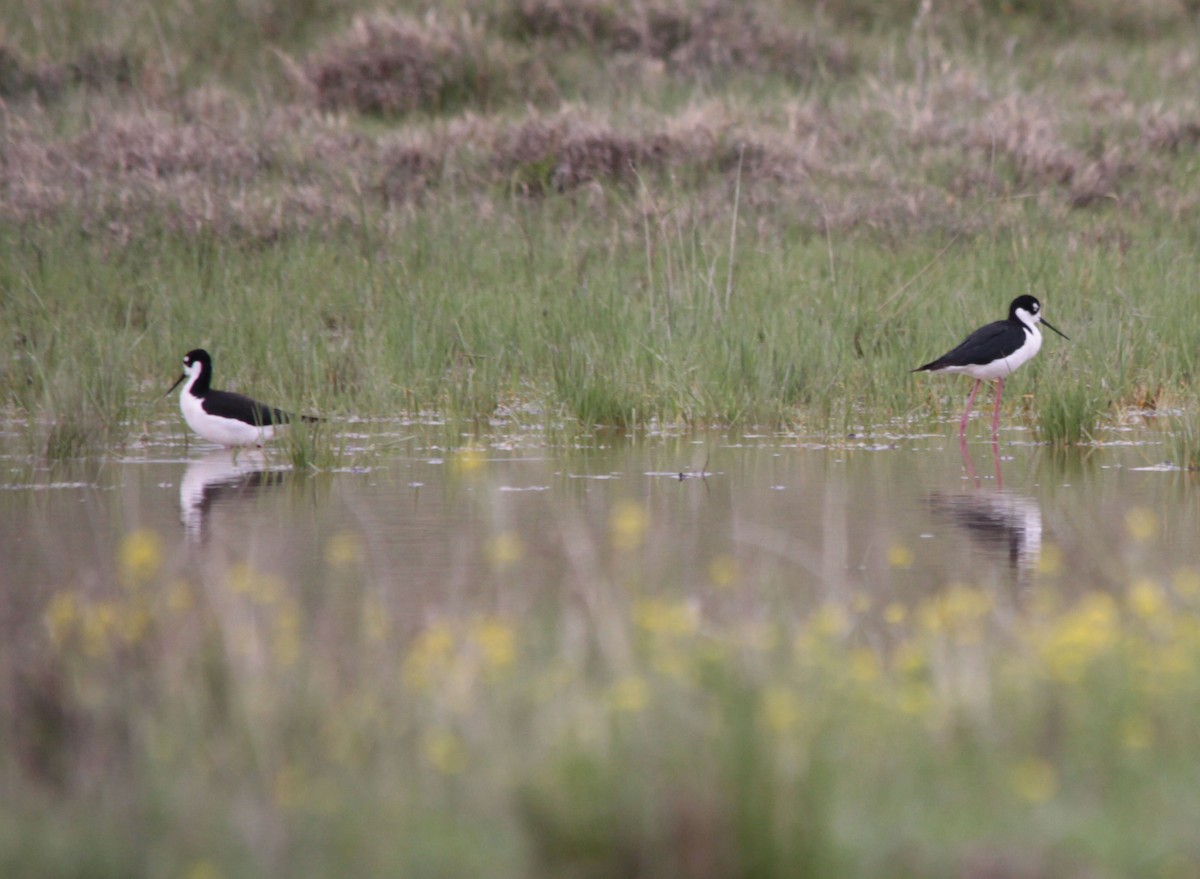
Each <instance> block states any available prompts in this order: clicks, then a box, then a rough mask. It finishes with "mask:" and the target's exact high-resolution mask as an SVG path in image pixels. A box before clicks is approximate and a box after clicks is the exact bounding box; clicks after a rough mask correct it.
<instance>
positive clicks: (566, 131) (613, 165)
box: [495, 116, 678, 195]
mask: <svg viewBox="0 0 1200 879" xmlns="http://www.w3.org/2000/svg"><path fill="white" fill-rule="evenodd" d="M675 147H676V144H675V142H673V141H672V139H671V138H670V137H668V136H667V135H665V134H658V133H653V134H649V135H637V134H631V133H625V132H619V131H616V130H614V129H613V128H611V127H610V126H607V125H595V124H587V123H580V122H578V121H576V120H572V119H571V118H569V117H566V116H560V117H558V118H557V119H554V120H545V119H542V118H533V119H530V120H528V121H526V122H523V123H521V124H519V125H517V126H515V127H513V128H512V129H509V130H506V131H503V132H502V133H501V134H500V136H499V137H498V138H497V141H496V144H495V156H496V160H495V161H496V167H497V170H498V171H499V172H500V173H501V174H502V175H504V176H505V177H507V178H508V179H510V180H511V182H512V183H514V184H515V185H516V186H518V187H519V188H520V189H521V191H522V192H524V193H526V194H531V195H540V194H542V193H543V192H545V191H546V190H548V189H549V190H553V191H557V192H565V191H567V190H570V189H574V188H576V187H578V186H580V185H582V184H584V183H588V182H590V181H593V180H606V181H621V180H628V179H631V178H632V177H633V176H634V175H636V174H637V173H638V172H639V171H657V170H659V169H661V168H663V167H664V166H665V165H666V164H667V163H668V162H669V161H670V160H671V159H672V158H673V157H676V158H678V156H677V151H676V149H675Z"/></svg>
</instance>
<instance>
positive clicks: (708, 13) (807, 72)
mask: <svg viewBox="0 0 1200 879" xmlns="http://www.w3.org/2000/svg"><path fill="white" fill-rule="evenodd" d="M774 11H775V10H774V9H773V8H772V7H769V6H767V5H765V4H760V5H753V4H746V3H740V2H734V0H708V2H704V3H699V4H697V3H687V2H682V0H651V2H628V0H626V2H612V0H582V2H571V0H512V2H510V3H509V4H508V6H507V7H506V8H505V9H503V10H502V11H501V12H500V13H499V14H498V19H499V29H500V31H501V32H502V33H505V34H508V35H511V36H512V37H514V38H516V39H521V40H530V41H547V42H549V43H551V44H552V45H553V46H555V47H557V48H560V49H561V48H572V47H575V46H586V47H588V48H590V49H592V50H594V51H600V52H610V53H611V52H625V53H632V54H636V55H641V56H644V57H646V58H650V59H654V60H656V61H661V62H663V63H665V64H666V65H668V67H669V68H670V69H671V70H672V71H674V72H676V73H679V74H681V75H683V76H695V75H698V74H702V73H707V72H713V71H717V72H735V71H736V72H738V73H742V74H759V75H761V74H778V75H782V76H784V77H786V78H789V79H791V80H793V81H798V82H804V81H808V80H810V79H811V78H812V77H813V76H814V75H815V74H816V73H817V72H819V71H830V72H833V73H835V74H839V75H840V74H846V73H848V72H850V71H851V70H852V69H853V67H854V61H853V57H852V55H851V53H850V51H849V49H848V48H847V46H846V45H845V43H844V42H843V41H841V40H837V39H832V38H829V37H821V38H818V37H817V36H815V35H814V34H813V33H811V32H809V31H805V30H800V29H797V28H795V27H790V26H787V25H786V24H784V23H783V22H781V21H779V20H778V18H777V16H775V15H774V14H773V12H774Z"/></svg>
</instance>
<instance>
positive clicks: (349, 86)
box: [303, 13, 526, 116]
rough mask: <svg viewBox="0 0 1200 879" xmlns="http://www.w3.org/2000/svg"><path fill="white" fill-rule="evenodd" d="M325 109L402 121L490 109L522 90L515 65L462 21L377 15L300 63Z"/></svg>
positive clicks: (359, 21) (356, 24)
mask: <svg viewBox="0 0 1200 879" xmlns="http://www.w3.org/2000/svg"><path fill="white" fill-rule="evenodd" d="M303 69H304V74H305V76H306V77H307V78H308V80H309V82H310V83H311V86H312V88H313V90H314V91H315V93H316V96H317V100H318V102H319V104H320V106H321V107H322V108H323V109H327V110H329V109H353V110H356V111H358V112H359V113H370V114H378V115H385V116H391V115H403V114H406V113H413V112H416V111H426V112H430V113H437V112H444V111H448V110H454V109H457V108H460V107H462V106H476V107H487V106H490V105H492V104H494V103H496V102H498V101H501V100H504V99H506V98H508V97H510V96H511V95H512V94H513V93H518V92H519V91H520V84H521V83H523V82H526V79H525V78H524V77H522V76H521V75H520V74H521V70H520V65H519V63H518V62H517V60H516V59H515V58H514V57H513V56H512V54H511V53H507V52H505V51H504V49H503V47H502V46H500V45H498V44H497V43H496V42H495V41H494V40H491V39H489V37H488V35H487V33H486V32H485V31H484V29H483V28H482V27H481V26H480V25H478V24H477V23H476V22H474V21H473V20H472V19H471V18H469V17H467V16H462V17H460V18H457V19H454V20H453V21H445V20H443V19H442V18H441V17H439V16H437V15H435V14H434V13H429V14H428V15H426V16H425V18H424V19H416V18H413V17H411V16H408V15H404V14H398V15H384V14H375V15H367V16H360V17H358V18H356V19H355V20H354V22H353V24H352V25H351V26H350V28H349V30H348V31H346V32H345V33H343V34H341V35H339V36H337V37H335V38H333V39H332V40H330V41H329V42H328V43H326V44H325V45H323V46H321V47H320V48H318V49H317V50H316V51H314V52H313V53H312V54H311V55H310V56H309V57H308V58H307V59H306V60H305V62H304V65H303Z"/></svg>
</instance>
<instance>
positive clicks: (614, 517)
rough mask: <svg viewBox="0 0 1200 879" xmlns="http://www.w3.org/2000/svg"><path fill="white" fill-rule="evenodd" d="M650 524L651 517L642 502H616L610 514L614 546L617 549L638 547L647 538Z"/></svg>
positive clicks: (610, 527) (610, 528)
mask: <svg viewBox="0 0 1200 879" xmlns="http://www.w3.org/2000/svg"><path fill="white" fill-rule="evenodd" d="M648 524H649V517H648V516H647V515H646V510H645V509H644V508H643V507H642V505H641V504H639V503H637V502H636V501H621V502H620V503H617V504H615V505H614V506H613V509H612V514H611V515H610V516H609V530H610V532H611V534H612V542H613V547H614V548H615V549H617V550H631V549H637V548H638V547H639V546H641V545H642V541H643V540H644V539H645V536H646V529H647V527H648Z"/></svg>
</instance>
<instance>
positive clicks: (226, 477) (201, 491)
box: [179, 449, 290, 543]
mask: <svg viewBox="0 0 1200 879" xmlns="http://www.w3.org/2000/svg"><path fill="white" fill-rule="evenodd" d="M289 472H290V471H289V470H287V469H279V468H278V467H276V468H272V467H271V466H270V464H269V463H268V461H267V459H266V456H265V455H263V453H262V452H259V451H242V452H241V453H240V455H239V454H238V453H237V452H236V451H235V450H232V449H216V450H214V451H212V452H209V453H208V454H207V455H205V456H203V457H202V458H197V459H196V460H194V461H191V462H189V463H188V466H187V470H185V471H184V474H183V480H182V481H181V482H180V483H179V511H180V518H181V519H182V521H183V525H184V528H185V529H186V531H187V535H188V538H189V539H190V540H193V541H195V542H197V543H204V542H205V540H206V539H207V531H208V520H209V517H210V516H211V515H212V513H213V511H214V509H216V508H218V507H224V506H227V505H229V504H231V503H237V502H243V501H249V500H251V499H253V498H255V497H257V496H258V495H260V494H261V493H262V492H263V491H265V490H269V489H272V488H276V487H278V486H280V485H282V484H283V483H284V482H285V481H286V479H287V477H288V474H289Z"/></svg>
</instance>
